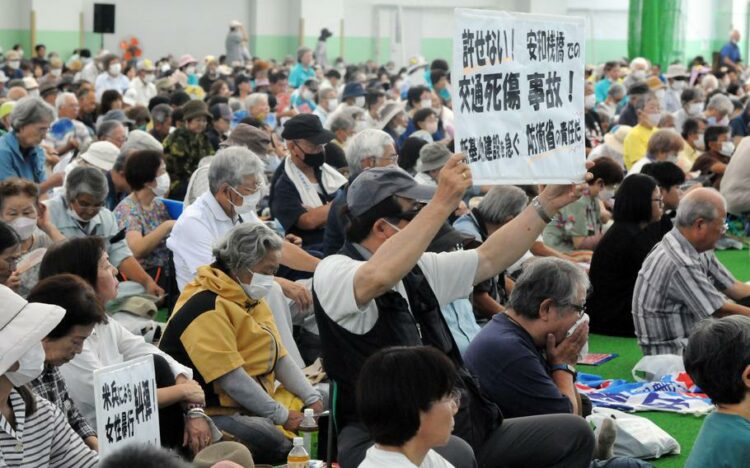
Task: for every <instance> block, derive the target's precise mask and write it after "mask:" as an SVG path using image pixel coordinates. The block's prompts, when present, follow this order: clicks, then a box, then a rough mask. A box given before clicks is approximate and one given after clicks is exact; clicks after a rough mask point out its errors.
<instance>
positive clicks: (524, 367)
mask: <svg viewBox="0 0 750 468" xmlns="http://www.w3.org/2000/svg"><path fill="white" fill-rule="evenodd" d="M464 361H465V362H466V367H468V368H469V370H470V371H471V372H472V374H474V375H475V376H476V377H477V378H478V379H479V386H480V387H481V388H482V390H483V391H484V393H485V394H486V395H487V397H488V398H489V399H490V400H492V401H493V402H495V404H497V406H498V407H499V408H500V410H501V411H502V412H503V416H505V417H506V418H517V417H520V416H533V415H540V414H553V413H572V412H573V405H572V404H571V402H570V400H569V399H568V397H566V396H565V395H563V394H562V393H561V392H560V390H558V388H557V386H556V385H555V382H554V381H553V380H552V376H551V374H552V373H551V369H550V366H549V364H548V363H547V360H546V359H545V358H544V356H543V355H542V353H541V350H539V349H537V347H536V345H535V344H534V341H533V339H532V338H531V335H529V333H528V332H527V331H526V330H524V329H523V328H521V326H519V325H517V324H515V323H513V322H512V321H511V320H510V319H509V318H508V316H507V315H505V314H496V315H494V316H493V317H492V320H490V321H489V322H487V325H485V326H484V328H482V331H480V332H479V334H478V335H477V336H476V338H474V340H473V341H472V342H471V344H469V348H468V349H467V350H466V354H465V355H464Z"/></svg>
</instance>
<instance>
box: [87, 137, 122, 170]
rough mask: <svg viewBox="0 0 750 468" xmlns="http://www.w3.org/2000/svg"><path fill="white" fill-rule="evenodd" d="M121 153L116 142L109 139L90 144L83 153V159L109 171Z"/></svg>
mask: <svg viewBox="0 0 750 468" xmlns="http://www.w3.org/2000/svg"><path fill="white" fill-rule="evenodd" d="M119 155H120V149H119V148H118V147H117V146H115V145H114V144H112V143H110V142H108V141H96V142H94V143H91V145H89V148H88V149H87V150H86V152H85V153H83V154H82V155H81V159H83V160H84V161H86V162H87V163H89V164H91V165H93V166H96V167H98V168H99V169H101V170H103V171H109V170H112V167H113V166H114V165H115V161H116V160H117V156H119Z"/></svg>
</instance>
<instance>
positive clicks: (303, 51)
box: [297, 46, 312, 62]
mask: <svg viewBox="0 0 750 468" xmlns="http://www.w3.org/2000/svg"><path fill="white" fill-rule="evenodd" d="M308 52H312V49H311V48H309V47H305V46H302V47H300V48H299V49H297V61H298V62H299V61H300V60H302V56H303V55H305V54H306V53H308Z"/></svg>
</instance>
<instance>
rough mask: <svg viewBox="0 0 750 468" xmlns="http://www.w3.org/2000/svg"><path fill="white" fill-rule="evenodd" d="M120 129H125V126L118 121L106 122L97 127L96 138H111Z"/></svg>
mask: <svg viewBox="0 0 750 468" xmlns="http://www.w3.org/2000/svg"><path fill="white" fill-rule="evenodd" d="M119 127H122V128H125V125H123V124H122V122H118V121H117V120H104V121H102V122H101V123H100V124H99V125H98V126H97V127H96V138H97V139H99V140H101V139H102V138H106V137H108V136H111V135H112V134H113V133H114V132H115V130H116V129H117V128H119Z"/></svg>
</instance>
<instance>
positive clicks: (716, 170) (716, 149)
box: [690, 125, 734, 189]
mask: <svg viewBox="0 0 750 468" xmlns="http://www.w3.org/2000/svg"><path fill="white" fill-rule="evenodd" d="M703 142H704V145H705V146H704V148H705V150H706V151H705V152H704V153H703V154H701V155H700V156H698V158H697V159H696V160H695V162H694V163H693V167H692V168H691V169H690V170H691V171H698V172H700V174H701V175H702V176H706V177H707V178H709V180H710V181H711V183H712V184H713V186H714V187H715V188H717V189H719V188H721V181H722V179H723V177H724V173H725V172H726V170H727V165H728V164H729V162H730V161H731V157H732V154H734V143H733V142H732V140H731V139H730V138H729V128H728V127H724V126H720V125H712V126H710V127H708V128H706V131H705V133H703Z"/></svg>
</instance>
